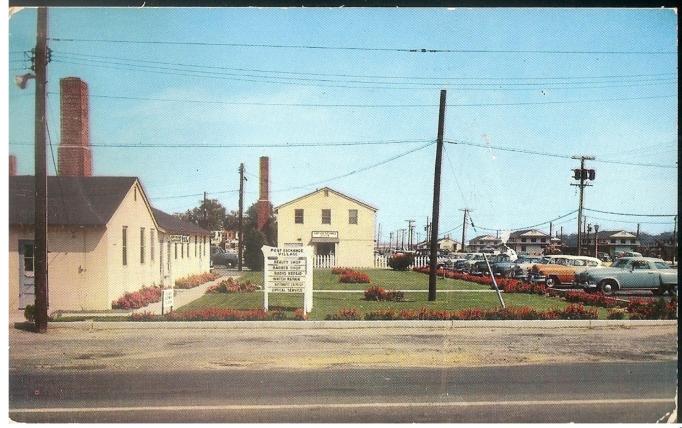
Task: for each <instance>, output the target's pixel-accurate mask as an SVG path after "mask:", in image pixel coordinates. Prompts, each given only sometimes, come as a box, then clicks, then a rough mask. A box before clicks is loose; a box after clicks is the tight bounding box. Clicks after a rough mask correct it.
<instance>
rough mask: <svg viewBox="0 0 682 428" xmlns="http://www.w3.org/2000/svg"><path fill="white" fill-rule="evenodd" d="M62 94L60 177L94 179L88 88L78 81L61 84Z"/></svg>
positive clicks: (69, 78) (62, 81)
mask: <svg viewBox="0 0 682 428" xmlns="http://www.w3.org/2000/svg"><path fill="white" fill-rule="evenodd" d="M59 87H60V90H61V142H60V144H59V173H58V175H63V176H71V177H74V176H76V177H78V176H91V175H92V153H91V152H90V126H89V116H90V114H89V106H88V84H87V83H85V82H84V81H82V80H81V79H80V78H78V77H65V78H63V79H61V80H60V81H59Z"/></svg>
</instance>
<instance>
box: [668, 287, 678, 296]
mask: <svg viewBox="0 0 682 428" xmlns="http://www.w3.org/2000/svg"><path fill="white" fill-rule="evenodd" d="M668 294H670V295H671V296H677V285H670V286H668Z"/></svg>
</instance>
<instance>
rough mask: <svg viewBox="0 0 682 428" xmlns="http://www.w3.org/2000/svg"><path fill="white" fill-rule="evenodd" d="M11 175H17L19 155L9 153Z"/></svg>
mask: <svg viewBox="0 0 682 428" xmlns="http://www.w3.org/2000/svg"><path fill="white" fill-rule="evenodd" d="M9 175H17V157H16V156H14V155H9Z"/></svg>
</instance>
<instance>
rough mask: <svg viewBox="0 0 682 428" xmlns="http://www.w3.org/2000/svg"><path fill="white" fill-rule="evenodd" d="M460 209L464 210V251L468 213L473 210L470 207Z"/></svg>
mask: <svg viewBox="0 0 682 428" xmlns="http://www.w3.org/2000/svg"><path fill="white" fill-rule="evenodd" d="M460 211H464V220H462V251H464V239H466V232H467V214H468V213H469V211H472V210H470V209H469V208H461V209H460Z"/></svg>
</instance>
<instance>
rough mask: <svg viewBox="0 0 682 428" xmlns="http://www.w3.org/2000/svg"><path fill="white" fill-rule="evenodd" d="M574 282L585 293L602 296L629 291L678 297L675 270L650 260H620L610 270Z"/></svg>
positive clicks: (591, 271)
mask: <svg viewBox="0 0 682 428" xmlns="http://www.w3.org/2000/svg"><path fill="white" fill-rule="evenodd" d="M576 282H577V284H578V285H579V286H581V287H583V288H584V289H585V290H587V291H592V290H599V291H602V292H603V293H605V294H613V293H615V292H616V291H619V290H630V289H643V290H651V291H652V292H653V293H654V294H663V293H665V292H669V293H671V294H677V270H676V269H671V268H670V266H669V265H668V264H667V263H666V262H665V261H663V260H662V259H656V258H653V257H622V258H620V259H618V260H616V261H615V262H614V263H613V265H611V267H608V268H602V269H588V270H585V271H583V272H581V273H579V274H578V275H577V277H576Z"/></svg>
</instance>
